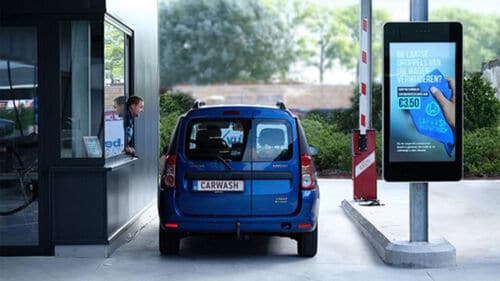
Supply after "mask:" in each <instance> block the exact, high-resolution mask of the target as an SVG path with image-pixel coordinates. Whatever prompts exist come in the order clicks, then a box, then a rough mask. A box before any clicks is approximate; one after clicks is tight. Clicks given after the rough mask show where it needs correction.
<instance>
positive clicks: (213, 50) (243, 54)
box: [159, 0, 292, 86]
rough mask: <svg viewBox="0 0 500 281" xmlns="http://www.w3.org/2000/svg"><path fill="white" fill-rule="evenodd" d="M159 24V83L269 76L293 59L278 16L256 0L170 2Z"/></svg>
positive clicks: (284, 69)
mask: <svg viewBox="0 0 500 281" xmlns="http://www.w3.org/2000/svg"><path fill="white" fill-rule="evenodd" d="M159 29H160V35H159V37H160V68H161V81H162V85H163V86H166V85H172V84H175V83H210V82H228V81H261V80H269V79H272V78H274V77H283V76H285V75H286V74H287V72H288V68H289V65H290V63H291V62H292V59H291V58H290V56H289V51H290V50H291V47H290V44H289V43H290V42H289V41H288V38H289V37H288V36H287V32H286V30H285V29H284V25H283V23H282V21H281V20H280V18H279V17H277V16H276V15H274V14H273V13H272V12H270V11H269V10H266V9H264V8H263V7H262V5H261V4H260V2H256V1H251V0H242V1H237V0H175V1H171V2H169V3H168V4H163V5H161V7H160V24H159Z"/></svg>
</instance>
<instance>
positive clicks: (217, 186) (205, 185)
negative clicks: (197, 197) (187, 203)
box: [193, 180, 245, 192]
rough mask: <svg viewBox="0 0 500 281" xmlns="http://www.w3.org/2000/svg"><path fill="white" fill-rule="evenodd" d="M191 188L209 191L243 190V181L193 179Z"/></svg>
mask: <svg viewBox="0 0 500 281" xmlns="http://www.w3.org/2000/svg"><path fill="white" fill-rule="evenodd" d="M193 190H194V191H209V192H214V191H215V192H228V191H229V192H230V191H232V192H242V191H244V190H245V182H244V181H236V180H195V181H193Z"/></svg>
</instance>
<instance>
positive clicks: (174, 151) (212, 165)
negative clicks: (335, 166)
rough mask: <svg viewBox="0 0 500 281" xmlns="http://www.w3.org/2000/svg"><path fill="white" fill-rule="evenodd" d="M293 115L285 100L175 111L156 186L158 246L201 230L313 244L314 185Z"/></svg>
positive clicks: (310, 251)
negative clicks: (273, 103) (179, 113)
mask: <svg viewBox="0 0 500 281" xmlns="http://www.w3.org/2000/svg"><path fill="white" fill-rule="evenodd" d="M310 151H313V149H311V147H309V146H308V144H307V140H306V137H305V134H304V131H303V129H302V127H301V125H300V122H299V119H298V118H297V117H296V116H294V115H293V114H292V113H291V112H290V111H289V110H288V109H286V107H285V105H284V104H283V103H278V104H277V107H264V106H203V104H202V103H201V102H197V103H195V105H194V106H193V108H192V109H191V110H190V111H188V112H187V113H186V114H184V115H183V116H181V117H180V118H179V121H178V122H177V125H176V128H175V131H174V133H173V135H172V138H171V140H170V144H169V146H168V148H167V149H166V154H167V155H166V160H165V166H164V170H163V173H162V177H161V180H160V183H159V188H158V211H159V221H160V228H159V229H160V230H159V248H160V252H161V254H163V255H169V254H170V255H171V254H177V253H178V252H179V247H180V240H181V239H182V238H184V237H186V236H189V235H194V234H200V233H234V234H235V235H236V237H238V238H239V237H242V235H250V234H267V235H278V236H286V237H290V238H293V239H295V240H297V251H298V254H299V256H304V257H313V256H315V255H316V252H317V247H318V212H319V187H318V183H317V179H316V175H315V169H314V166H313V163H312V158H311V153H310Z"/></svg>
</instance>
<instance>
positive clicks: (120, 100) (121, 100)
mask: <svg viewBox="0 0 500 281" xmlns="http://www.w3.org/2000/svg"><path fill="white" fill-rule="evenodd" d="M113 101H114V102H115V103H116V104H117V105H124V104H125V103H126V102H127V98H126V97H125V96H119V97H116V98H115V99H114V100H113Z"/></svg>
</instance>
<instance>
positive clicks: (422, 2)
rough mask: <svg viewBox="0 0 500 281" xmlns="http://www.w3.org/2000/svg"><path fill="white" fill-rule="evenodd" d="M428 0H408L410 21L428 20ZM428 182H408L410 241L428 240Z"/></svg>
mask: <svg viewBox="0 0 500 281" xmlns="http://www.w3.org/2000/svg"><path fill="white" fill-rule="evenodd" d="M428 14H429V9H428V1H427V0H410V21H428ZM428 193H429V184H428V183H426V182H425V183H410V242H429V211H428V210H429V204H428V201H429V197H428Z"/></svg>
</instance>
